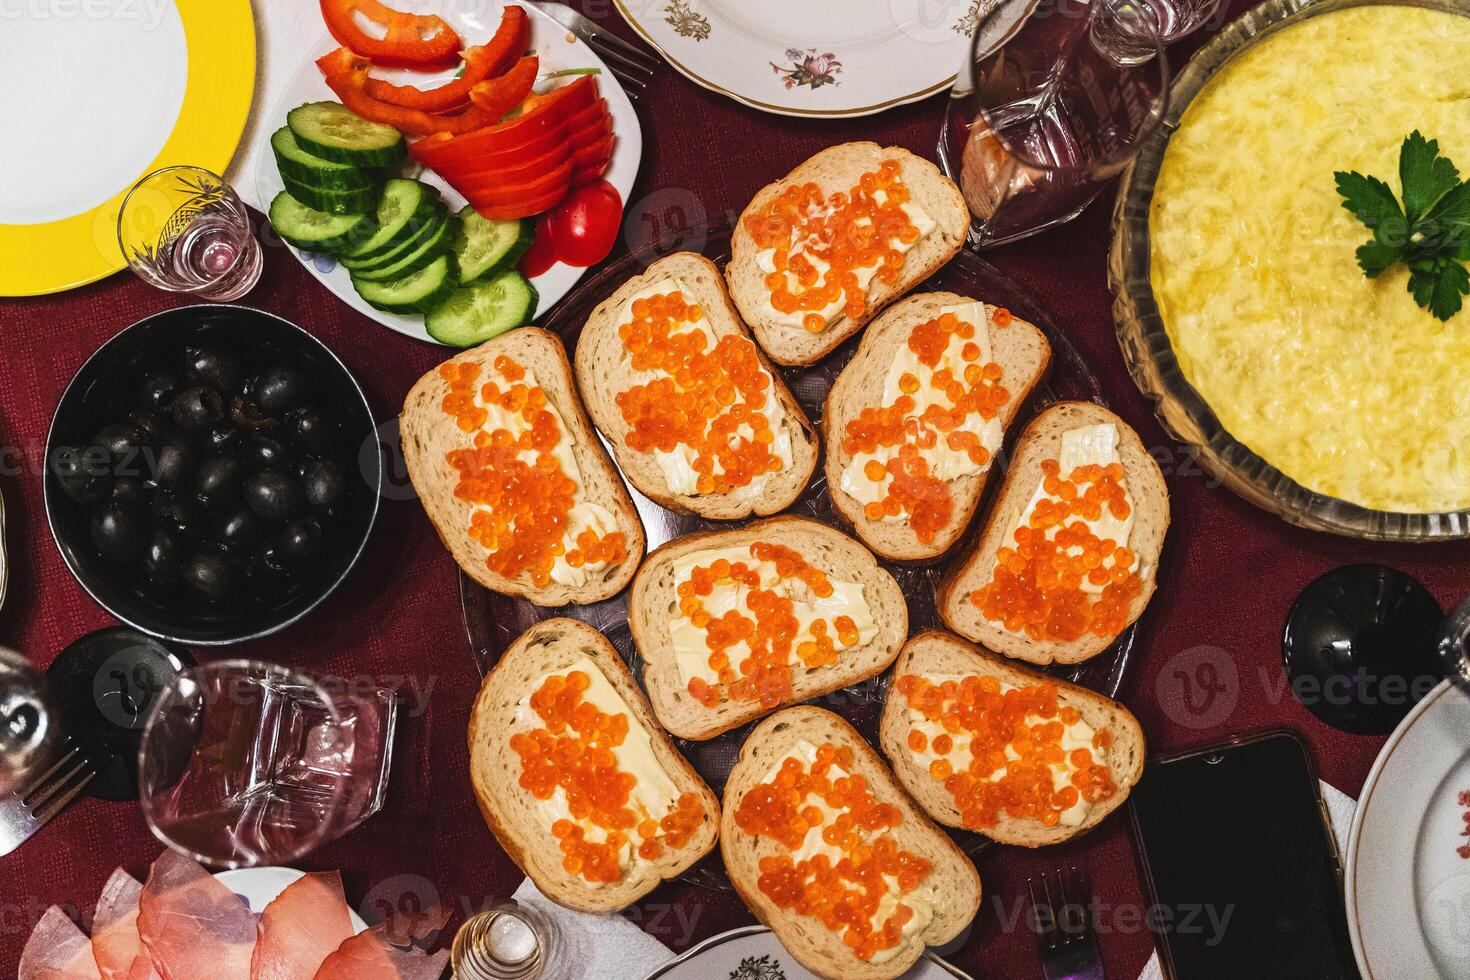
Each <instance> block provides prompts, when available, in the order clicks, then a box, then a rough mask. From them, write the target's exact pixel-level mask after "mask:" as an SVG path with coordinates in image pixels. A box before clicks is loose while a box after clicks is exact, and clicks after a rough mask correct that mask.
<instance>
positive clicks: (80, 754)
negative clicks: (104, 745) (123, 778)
mask: <svg viewBox="0 0 1470 980" xmlns="http://www.w3.org/2000/svg"><path fill="white" fill-rule="evenodd" d="M60 749H61V755H60V756H59V757H58V758H57V760H56V761H55V762H54V763H52V765H51V768H49V769H47V770H46V771H45V772H43V773H41V775H39V776H37V777H36V778H35V779H33V780H31V781H30V783H28V784H27V785H26V786H24V787H22V788H21V789H19V790H17V791H16V792H14V793H9V794H6V795H5V796H0V856H3V855H6V854H9V853H10V852H11V851H13V850H15V849H16V848H17V847H19V846H20V845H21V844H23V843H25V842H26V841H27V840H28V839H30V837H31V836H32V835H33V834H35V833H36V831H38V830H40V829H41V828H42V827H44V826H45V825H46V824H47V823H48V822H49V821H50V820H51V818H52V817H54V816H56V815H57V814H58V813H60V812H61V811H62V810H65V809H66V807H67V805H68V804H70V803H71V801H72V800H74V799H76V798H77V794H79V793H80V792H81V791H82V790H84V789H86V788H87V786H88V784H89V783H91V782H92V780H93V779H95V778H96V777H97V772H98V766H97V764H96V761H95V759H94V753H93V750H92V746H90V745H83V744H81V743H79V742H77V741H75V740H73V739H71V738H69V737H68V738H67V739H65V740H63V741H62V743H61V746H60Z"/></svg>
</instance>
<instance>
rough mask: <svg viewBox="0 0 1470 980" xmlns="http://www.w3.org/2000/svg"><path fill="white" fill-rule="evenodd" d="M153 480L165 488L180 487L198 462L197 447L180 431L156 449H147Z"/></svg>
mask: <svg viewBox="0 0 1470 980" xmlns="http://www.w3.org/2000/svg"><path fill="white" fill-rule="evenodd" d="M147 456H148V460H149V463H150V465H151V470H152V472H151V474H150V475H151V476H152V477H153V482H154V483H157V484H158V485H159V486H161V487H164V488H166V489H173V488H174V487H181V486H183V485H184V481H185V480H187V479H188V478H189V474H191V473H193V472H194V467H195V466H197V465H198V464H199V447H198V446H197V445H196V444H195V442H194V440H193V439H190V438H189V437H188V436H186V435H184V434H183V433H182V432H178V433H175V434H174V435H172V436H170V437H169V439H168V441H167V442H165V443H164V444H163V445H162V446H159V447H158V448H157V449H149V450H147Z"/></svg>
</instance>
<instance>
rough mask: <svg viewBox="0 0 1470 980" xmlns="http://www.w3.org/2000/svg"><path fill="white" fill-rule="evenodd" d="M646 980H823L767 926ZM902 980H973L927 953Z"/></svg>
mask: <svg viewBox="0 0 1470 980" xmlns="http://www.w3.org/2000/svg"><path fill="white" fill-rule="evenodd" d="M646 980H821V978H820V977H818V976H816V975H815V974H813V973H810V972H808V971H807V969H806V968H805V967H803V966H802V965H801V964H800V963H798V962H796V959H795V958H794V957H792V955H791V954H790V953H788V952H786V949H785V947H783V946H782V945H781V943H780V941H779V940H777V939H776V934H775V933H773V932H771V930H769V929H767V928H766V927H765V926H745V927H744V928H741V929H732V930H730V931H729V932H723V933H721V934H720V935H718V936H713V937H711V938H709V939H706V940H705V941H704V942H702V943H700V944H699V945H698V946H695V947H694V948H692V949H690V950H689V951H688V952H687V953H685V954H684V955H683V956H681V957H679V958H678V959H676V960H673V961H672V962H669V963H666V964H664V965H663V966H661V967H659V968H658V969H657V970H654V971H653V972H652V973H650V974H649V975H648V976H647V978H646ZM902 980H973V978H972V977H971V976H970V975H969V974H968V973H964V972H962V971H960V970H959V969H956V968H955V967H953V966H950V965H949V964H948V963H946V962H944V961H943V960H941V959H940V958H939V957H937V956H935V955H934V954H933V952H926V953H925V954H924V957H923V958H922V959H920V960H919V962H917V963H915V964H914V966H913V969H911V970H909V972H907V973H905V974H904V975H903V977H902Z"/></svg>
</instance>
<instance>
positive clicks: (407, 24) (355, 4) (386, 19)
mask: <svg viewBox="0 0 1470 980" xmlns="http://www.w3.org/2000/svg"><path fill="white" fill-rule="evenodd" d="M321 5H322V19H323V20H324V21H326V23H327V30H329V31H331V32H332V36H333V37H334V38H336V39H337V43H338V44H342V45H345V46H346V47H348V48H351V49H352V50H353V51H354V52H356V53H357V54H360V55H362V56H363V57H364V58H370V59H372V61H373V63H374V64H378V65H385V66H397V67H403V68H447V67H449V66H450V65H452V64H454V62H455V61H456V60H457V59H458V57H459V48H460V40H459V35H458V34H456V33H454V28H452V27H450V26H449V22H448V21H446V20H445V19H444V18H442V17H438V16H435V15H433V14H411V13H406V12H404V11H401V10H394V9H393V8H391V7H389V6H386V5H385V4H383V3H382V2H381V0H321ZM359 15H360V16H362V17H364V18H366V19H367V20H369V21H371V22H372V23H374V24H376V25H377V26H378V27H379V28H381V29H382V31H383V37H381V38H379V37H373V36H372V35H370V34H368V33H367V32H366V31H364V30H363V29H362V28H361V27H359V26H358V23H357V17H358V16H359Z"/></svg>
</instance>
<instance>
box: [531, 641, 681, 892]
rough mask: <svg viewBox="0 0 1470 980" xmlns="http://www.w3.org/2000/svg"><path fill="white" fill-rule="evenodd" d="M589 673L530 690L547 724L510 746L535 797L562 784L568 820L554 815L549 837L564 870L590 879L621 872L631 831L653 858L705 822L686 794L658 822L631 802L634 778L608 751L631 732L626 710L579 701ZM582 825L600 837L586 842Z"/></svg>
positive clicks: (555, 678)
mask: <svg viewBox="0 0 1470 980" xmlns="http://www.w3.org/2000/svg"><path fill="white" fill-rule="evenodd" d="M590 683H591V678H590V677H588V676H587V674H586V673H585V672H583V671H580V670H573V671H570V672H569V673H567V674H564V675H563V674H552V675H550V676H548V677H547V678H546V679H545V680H544V681H542V683H541V686H540V687H539V688H537V689H536V691H535V693H533V694H532V695H531V707H532V708H533V709H534V710H535V712H536V714H537V716H538V717H539V718H540V719H541V722H542V724H543V726H544V727H542V728H537V729H534V730H533V731H530V732H517V733H516V734H514V735H512V736H511V737H510V747H511V749H512V750H513V751H514V752H515V753H516V755H518V756H520V759H521V776H520V786H521V788H522V789H524V790H526V791H527V792H528V793H530V794H531V795H532V796H533V797H535V798H536V799H538V800H549V799H551V798H552V796H553V795H555V793H556V791H557V790H558V789H560V790H561V791H562V792H563V793H564V794H565V795H566V803H567V810H568V811H570V812H571V814H572V818H573V819H571V820H566V819H562V820H558V821H556V822H555V823H554V824H552V826H551V834H552V836H553V837H555V838H556V839H557V841H559V842H560V847H561V852H562V855H563V857H562V868H563V869H565V870H566V871H567V872H568V873H569V874H575V875H581V876H582V877H583V878H586V879H587V880H588V881H596V882H613V881H617V880H618V879H619V878H621V877H622V876H623V872H622V868H621V867H620V866H619V863H618V852H619V851H620V850H621V849H622V848H623V846H624V845H626V844H630V843H631V842H632V836H631V835H636V836H637V838H638V840H639V844H638V845H637V848H636V851H637V854H638V856H639V857H641V858H644V859H646V860H653V859H655V858H657V857H658V856H659V855H660V854H662V853H663V849H664V848H665V847H674V848H678V847H683V846H684V845H685V844H686V843H688V842H689V839H690V838H691V837H693V836H694V832H695V831H696V830H697V829H698V828H699V825H700V823H701V821H702V820H703V819H704V812H703V810H702V809H701V807H700V805H699V798H698V796H696V795H695V794H693V793H684V794H682V795H681V796H680V797H679V799H678V800H677V801H676V802H675V803H674V804H673V806H671V807H670V809H669V811H668V812H667V813H665V814H663V815H662V816H661V819H657V820H655V819H654V817H653V816H652V815H651V814H648V813H647V812H646V811H644V810H643V809H642V808H641V807H639V808H636V809H635V806H634V805H633V804H632V802H631V798H632V791H633V788H634V786H636V785H637V779H636V778H635V777H634V776H633V775H632V774H631V773H628V772H624V771H622V770H621V769H619V768H618V761H617V756H616V755H615V754H614V752H613V749H615V748H617V747H618V746H620V745H622V744H623V741H624V740H625V739H626V738H627V736H628V716H627V714H624V713H620V714H613V715H610V714H607V713H605V712H602V711H599V710H598V709H597V706H596V705H594V704H592V703H591V702H590V701H584V700H583V699H582V695H583V693H584V692H585V691H586V690H587V687H588V685H589V684H590ZM585 824H591V825H592V826H594V827H599V828H601V829H602V830H603V831H605V834H604V835H603V839H602V840H600V841H590V840H588V839H587V834H586V830H585V828H584V825H585Z"/></svg>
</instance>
